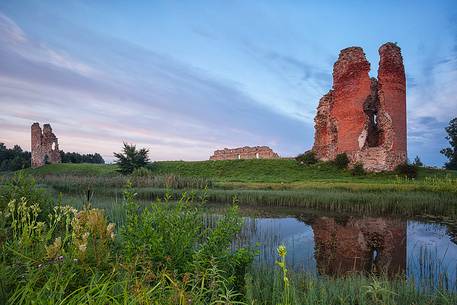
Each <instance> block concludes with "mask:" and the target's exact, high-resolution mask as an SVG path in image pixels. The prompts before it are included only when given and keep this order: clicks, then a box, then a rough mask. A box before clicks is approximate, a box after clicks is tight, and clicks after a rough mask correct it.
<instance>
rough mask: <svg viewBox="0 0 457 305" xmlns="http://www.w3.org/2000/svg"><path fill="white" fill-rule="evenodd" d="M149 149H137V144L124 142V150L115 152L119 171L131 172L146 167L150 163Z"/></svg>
mask: <svg viewBox="0 0 457 305" xmlns="http://www.w3.org/2000/svg"><path fill="white" fill-rule="evenodd" d="M148 153H149V150H148V149H146V148H141V149H139V150H138V149H136V146H135V145H130V144H127V143H124V147H123V148H122V152H120V153H114V157H115V158H116V160H115V161H114V163H116V164H117V165H118V166H119V172H121V173H123V174H131V173H132V172H133V171H134V170H135V169H137V168H140V167H145V166H146V165H148V163H149V157H148Z"/></svg>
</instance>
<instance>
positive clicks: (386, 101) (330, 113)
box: [312, 42, 407, 172]
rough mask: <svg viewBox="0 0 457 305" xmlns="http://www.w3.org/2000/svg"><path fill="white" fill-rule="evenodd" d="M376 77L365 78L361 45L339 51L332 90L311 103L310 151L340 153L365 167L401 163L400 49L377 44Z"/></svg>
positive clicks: (403, 85) (402, 79) (403, 153)
mask: <svg viewBox="0 0 457 305" xmlns="http://www.w3.org/2000/svg"><path fill="white" fill-rule="evenodd" d="M379 55H380V62H379V69H378V78H377V79H376V78H371V79H370V76H369V74H368V73H369V71H370V63H369V62H368V61H367V59H366V57H365V53H364V52H363V49H362V48H360V47H351V48H347V49H344V50H341V52H340V55H339V58H338V60H337V61H336V63H335V64H334V66H333V88H332V89H331V90H330V91H329V92H328V93H327V94H326V95H324V96H323V97H322V98H321V99H320V101H319V105H318V107H317V114H316V117H315V119H314V122H315V136H314V146H313V149H312V150H313V151H314V152H315V154H316V157H317V158H318V159H320V160H323V161H327V160H333V159H335V157H336V155H337V154H339V153H346V154H347V155H348V157H349V159H350V161H351V164H354V163H356V162H361V163H362V164H363V166H364V168H365V169H366V170H368V171H375V172H378V171H384V170H393V169H395V167H396V166H397V165H398V164H401V163H404V162H406V158H407V154H406V149H407V148H406V79H405V69H404V66H403V58H402V56H401V50H400V48H399V47H398V46H397V45H396V44H394V43H390V42H389V43H386V44H384V45H382V46H381V47H380V48H379Z"/></svg>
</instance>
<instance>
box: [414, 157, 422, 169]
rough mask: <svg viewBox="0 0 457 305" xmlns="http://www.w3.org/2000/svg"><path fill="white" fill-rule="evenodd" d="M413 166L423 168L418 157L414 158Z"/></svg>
mask: <svg viewBox="0 0 457 305" xmlns="http://www.w3.org/2000/svg"><path fill="white" fill-rule="evenodd" d="M413 165H415V166H417V167H420V166H424V163H422V161H421V159H420V158H419V156H416V158H414V162H413Z"/></svg>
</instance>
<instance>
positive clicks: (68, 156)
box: [60, 150, 105, 164]
mask: <svg viewBox="0 0 457 305" xmlns="http://www.w3.org/2000/svg"><path fill="white" fill-rule="evenodd" d="M60 158H61V159H62V163H94V164H105V160H103V157H102V156H101V155H100V154H99V153H94V154H80V153H77V152H64V151H63V150H61V151H60Z"/></svg>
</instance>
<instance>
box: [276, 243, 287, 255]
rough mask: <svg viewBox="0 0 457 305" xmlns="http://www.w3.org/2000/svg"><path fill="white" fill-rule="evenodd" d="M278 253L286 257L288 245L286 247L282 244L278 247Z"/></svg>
mask: <svg viewBox="0 0 457 305" xmlns="http://www.w3.org/2000/svg"><path fill="white" fill-rule="evenodd" d="M278 254H279V256H281V257H285V256H286V254H287V250H286V247H285V246H284V245H280V246H279V247H278Z"/></svg>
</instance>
